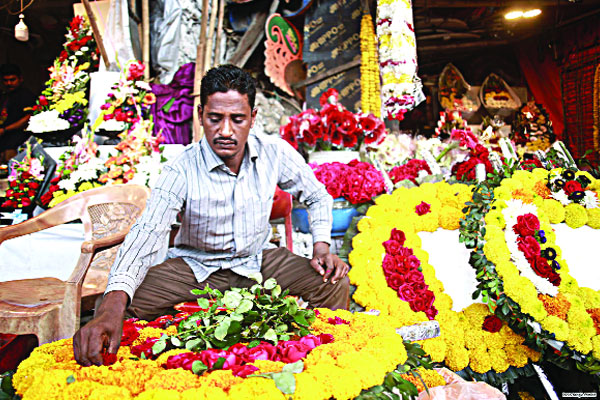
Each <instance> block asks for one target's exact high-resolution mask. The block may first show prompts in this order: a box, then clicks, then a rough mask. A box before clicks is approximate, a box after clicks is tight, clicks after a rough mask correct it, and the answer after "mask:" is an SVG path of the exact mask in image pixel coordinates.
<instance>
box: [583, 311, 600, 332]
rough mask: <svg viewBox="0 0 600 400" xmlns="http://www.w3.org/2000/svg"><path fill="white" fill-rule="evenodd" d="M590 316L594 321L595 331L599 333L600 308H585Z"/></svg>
mask: <svg viewBox="0 0 600 400" xmlns="http://www.w3.org/2000/svg"><path fill="white" fill-rule="evenodd" d="M586 311H587V312H588V314H590V317H592V321H594V327H595V328H596V333H597V334H598V335H600V308H590V309H589V310H586Z"/></svg>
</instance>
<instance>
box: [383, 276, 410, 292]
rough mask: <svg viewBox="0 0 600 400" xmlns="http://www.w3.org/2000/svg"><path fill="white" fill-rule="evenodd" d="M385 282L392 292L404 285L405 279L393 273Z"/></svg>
mask: <svg viewBox="0 0 600 400" xmlns="http://www.w3.org/2000/svg"><path fill="white" fill-rule="evenodd" d="M385 280H386V282H387V284H388V286H389V287H391V288H392V289H394V290H398V288H400V286H401V285H402V284H404V282H405V279H404V277H403V276H402V275H400V274H397V273H393V274H390V275H388V276H386V277H385Z"/></svg>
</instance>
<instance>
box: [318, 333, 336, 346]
mask: <svg viewBox="0 0 600 400" xmlns="http://www.w3.org/2000/svg"><path fill="white" fill-rule="evenodd" d="M318 338H319V340H320V341H321V344H329V343H333V342H334V341H335V339H334V337H333V335H332V334H330V333H321V334H320V335H319V336H318Z"/></svg>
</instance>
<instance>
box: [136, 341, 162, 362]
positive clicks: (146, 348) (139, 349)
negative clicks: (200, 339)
mask: <svg viewBox="0 0 600 400" xmlns="http://www.w3.org/2000/svg"><path fill="white" fill-rule="evenodd" d="M157 340H158V338H147V339H146V342H145V343H142V344H138V345H137V346H132V347H131V349H130V351H131V354H133V355H134V356H136V357H141V356H142V353H144V355H145V356H146V358H151V357H154V354H152V346H154V343H156V341H157Z"/></svg>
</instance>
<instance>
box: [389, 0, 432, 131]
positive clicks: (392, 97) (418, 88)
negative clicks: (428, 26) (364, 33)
mask: <svg viewBox="0 0 600 400" xmlns="http://www.w3.org/2000/svg"><path fill="white" fill-rule="evenodd" d="M377 38H378V40H379V67H380V71H381V76H382V86H381V97H382V102H383V107H384V110H385V112H384V115H385V117H386V118H388V119H397V120H402V119H403V118H404V114H405V113H406V111H408V110H412V109H413V108H414V107H416V106H417V105H418V104H419V103H420V102H422V101H423V100H425V95H424V94H423V89H422V88H423V85H422V84H421V80H420V79H419V78H418V76H417V43H416V38H415V30H414V25H413V15H412V4H411V1H410V0H379V1H378V2H377Z"/></svg>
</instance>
